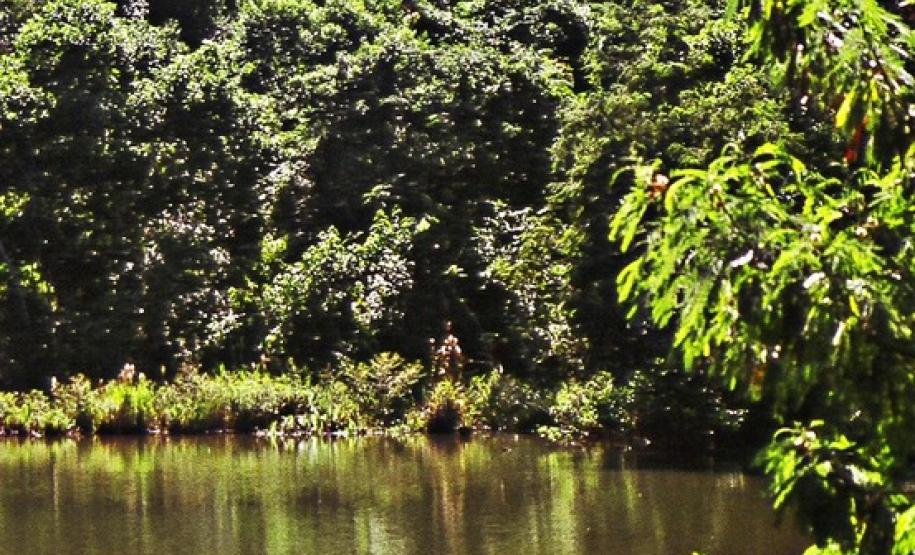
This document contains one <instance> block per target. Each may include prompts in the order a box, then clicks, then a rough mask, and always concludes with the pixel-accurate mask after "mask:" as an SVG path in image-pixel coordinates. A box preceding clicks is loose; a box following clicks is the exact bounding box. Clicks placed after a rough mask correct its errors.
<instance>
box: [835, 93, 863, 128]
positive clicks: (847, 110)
mask: <svg viewBox="0 0 915 555" xmlns="http://www.w3.org/2000/svg"><path fill="white" fill-rule="evenodd" d="M857 98H858V93H857V89H852V90H850V91H848V92H847V93H845V98H843V99H842V104H841V105H840V106H839V110H838V111H837V112H836V127H838V128H840V129H844V128H845V127H846V126H847V125H848V116H849V115H850V114H851V110H852V107H853V106H854V105H855V100H856V99H857Z"/></svg>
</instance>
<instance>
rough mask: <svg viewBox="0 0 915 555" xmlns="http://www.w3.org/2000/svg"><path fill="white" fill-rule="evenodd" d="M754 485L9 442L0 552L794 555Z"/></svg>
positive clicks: (396, 444) (520, 444) (538, 465)
mask: <svg viewBox="0 0 915 555" xmlns="http://www.w3.org/2000/svg"><path fill="white" fill-rule="evenodd" d="M761 492H762V486H761V483H760V482H759V481H758V480H757V479H754V478H749V477H746V476H744V475H742V474H740V473H737V472H720V471H707V470H705V471H702V470H699V471H683V470H670V469H664V468H656V467H653V468H651V469H639V468H638V467H637V466H632V465H631V461H630V460H629V459H627V458H626V457H622V456H621V455H618V454H616V453H615V452H613V451H609V450H602V449H594V450H591V451H588V452H577V451H561V450H553V449H550V448H548V447H547V446H545V445H544V444H542V443H540V442H538V441H535V440H531V439H528V438H512V437H500V438H495V439H485V440H473V441H470V442H460V441H457V440H452V439H448V440H429V439H426V438H408V439H405V440H393V439H380V438H379V439H360V440H352V441H336V442H321V441H313V440H309V441H305V442H299V443H280V444H270V443H267V442H263V441H261V442H259V441H257V440H254V439H250V438H237V437H207V438H149V439H135V438H134V439H117V440H112V439H105V440H102V439H97V440H93V441H81V442H76V441H60V442H52V443H44V442H24V443H18V442H15V441H6V442H3V443H0V546H2V547H0V552H8V553H16V554H17V555H23V554H29V553H100V554H110V553H150V554H152V553H155V554H162V553H170V554H180V553H189V554H190V553H193V554H197V553H220V554H222V553H271V554H273V553H277V554H279V553H296V554H300V553H317V554H322V555H323V554H336V553H360V554H362V553H377V554H395V553H396V554H401V553H481V554H483V553H487V554H488V553H499V554H502V553H525V554H540V553H543V554H556V553H620V554H627V553H631V554H645V555H649V554H664V555H668V554H677V553H685V554H689V553H692V552H693V551H702V552H704V553H709V554H715V553H720V554H732V553H744V554H753V553H766V554H770V553H779V554H789V555H790V554H792V553H801V552H802V551H803V546H804V543H805V542H804V538H803V537H800V536H799V534H798V533H797V532H796V531H795V530H794V529H792V528H791V527H789V526H782V527H779V528H775V527H774V524H773V522H774V521H773V518H772V516H771V513H770V511H769V509H768V507H767V505H766V502H765V500H764V499H763V498H762V494H761Z"/></svg>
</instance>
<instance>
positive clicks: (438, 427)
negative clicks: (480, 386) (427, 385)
mask: <svg viewBox="0 0 915 555" xmlns="http://www.w3.org/2000/svg"><path fill="white" fill-rule="evenodd" d="M466 405H467V398H466V393H465V388H464V386H463V385H462V384H461V383H460V382H457V381H455V380H454V379H452V378H450V377H448V378H445V379H444V380H441V381H440V382H438V383H436V384H435V385H434V386H433V388H432V390H431V391H430V392H429V393H428V394H427V395H426V397H425V404H424V405H423V407H422V408H421V409H419V410H417V411H415V412H414V413H412V414H410V415H409V416H408V418H407V422H408V425H409V426H410V427H411V428H412V429H414V430H422V431H426V432H430V433H450V432H454V431H455V430H457V429H458V428H459V427H462V426H466V425H467V424H466V420H465V408H466Z"/></svg>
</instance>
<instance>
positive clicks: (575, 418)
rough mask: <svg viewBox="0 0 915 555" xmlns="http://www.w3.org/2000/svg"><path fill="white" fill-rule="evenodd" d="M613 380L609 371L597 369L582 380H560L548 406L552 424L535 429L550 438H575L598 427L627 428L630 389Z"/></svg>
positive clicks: (631, 397)
mask: <svg viewBox="0 0 915 555" xmlns="http://www.w3.org/2000/svg"><path fill="white" fill-rule="evenodd" d="M613 381H614V380H613V376H612V375H611V374H610V373H608V372H599V373H597V374H596V375H595V376H594V377H592V378H591V379H590V380H588V381H586V382H584V383H580V382H577V381H571V382H568V383H565V384H563V385H562V386H561V387H560V388H559V391H557V392H556V396H555V399H554V401H553V405H552V406H551V407H550V409H549V412H550V417H551V418H552V419H553V425H550V426H541V427H540V428H538V433H539V434H540V435H542V436H544V437H547V438H549V439H552V440H576V439H583V438H586V437H589V436H593V435H595V434H597V433H599V432H602V431H618V432H622V431H628V430H629V429H630V428H631V425H632V419H631V414H632V412H631V410H632V405H633V391H632V388H630V387H617V386H615V385H614V383H613Z"/></svg>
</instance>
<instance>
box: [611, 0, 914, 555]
mask: <svg viewBox="0 0 915 555" xmlns="http://www.w3.org/2000/svg"><path fill="white" fill-rule="evenodd" d="M732 4H733V6H734V8H740V9H738V11H739V12H740V13H741V14H742V16H744V17H747V18H749V20H750V21H751V23H752V25H753V27H752V29H751V30H750V33H749V41H750V43H751V46H752V48H753V51H754V54H755V55H756V56H758V57H759V58H762V59H763V60H767V61H773V60H774V61H777V62H779V63H780V64H781V65H778V64H776V65H775V73H777V74H779V75H780V76H782V77H786V78H788V79H789V80H791V82H792V83H793V84H794V85H795V86H796V87H797V90H796V94H797V98H796V100H797V103H798V105H799V106H801V107H802V108H801V111H806V112H810V113H814V112H821V113H827V114H832V115H833V116H834V119H835V123H836V127H837V129H838V130H839V131H840V132H841V133H842V134H844V135H845V136H846V138H847V140H848V147H847V148H846V150H845V152H844V160H840V158H839V156H840V154H841V152H840V151H839V150H838V149H835V148H832V149H831V150H830V151H828V152H827V154H828V155H827V156H826V157H825V159H824V157H815V156H810V155H809V154H804V153H803V151H801V156H803V158H804V161H802V160H801V158H799V157H796V156H792V154H790V152H791V151H792V150H793V149H792V148H791V147H790V146H788V145H786V144H785V143H779V144H766V145H763V146H762V147H760V148H758V149H756V150H755V152H752V153H749V154H746V153H743V152H741V149H740V148H739V147H738V148H731V149H726V150H725V151H724V152H723V154H722V156H720V157H719V158H717V159H715V160H713V161H711V162H710V163H709V164H708V166H707V167H706V168H702V169H695V170H693V169H690V170H677V171H673V172H670V174H671V177H672V178H673V180H672V182H669V183H668V180H667V177H666V176H664V175H663V174H662V173H661V167H660V166H659V165H656V166H653V167H642V168H639V169H637V170H636V171H635V172H634V173H633V174H631V179H632V182H633V187H632V189H631V191H630V192H629V194H628V195H627V197H626V199H625V201H624V203H623V206H622V207H621V209H620V210H619V211H618V212H617V213H616V214H615V216H614V218H613V222H612V226H611V229H610V234H611V236H612V237H613V238H614V239H616V240H619V241H620V242H621V247H622V248H623V250H627V249H633V250H635V251H636V253H637V254H636V256H635V260H634V262H632V263H631V264H630V265H629V266H628V267H627V268H626V269H624V270H623V271H622V272H620V274H619V275H618V278H617V282H618V285H619V291H620V295H621V296H622V297H624V298H629V299H630V300H636V302H635V303H634V305H633V314H636V313H638V312H639V310H640V308H639V307H640V306H642V307H645V308H646V309H647V311H648V315H649V317H650V319H651V320H652V322H654V324H655V325H658V326H662V327H665V328H667V329H669V330H671V332H672V334H673V346H674V349H675V352H676V354H677V355H678V356H679V357H681V360H682V362H683V363H684V365H685V366H686V367H687V368H689V369H692V370H693V371H704V372H708V373H709V374H711V375H714V376H717V377H719V378H721V379H722V381H723V383H725V384H726V385H727V386H728V387H729V388H731V389H735V390H737V391H738V392H740V393H741V394H743V395H746V396H748V397H751V398H756V399H764V400H766V401H767V402H770V403H771V404H772V407H773V408H774V410H775V415H776V416H777V417H781V418H791V417H793V416H795V415H800V416H802V417H804V418H805V419H816V422H818V423H817V424H816V425H815V426H813V428H815V429H807V430H802V429H795V430H793V431H785V432H781V433H780V434H779V435H777V436H776V437H775V439H774V440H773V444H772V446H771V447H770V449H769V451H768V452H767V458H766V461H767V470H768V472H769V473H770V475H771V476H772V478H773V489H774V492H775V494H776V504H777V505H779V506H780V505H782V504H783V503H784V502H785V501H786V500H787V499H789V498H791V499H794V500H796V501H799V502H800V505H801V509H802V514H803V515H804V516H806V517H807V518H808V519H809V522H810V524H811V527H812V530H813V531H814V534H815V536H816V538H817V541H818V545H819V547H818V548H814V549H811V552H829V553H836V552H854V553H889V552H896V550H899V549H904V548H900V547H899V545H904V544H905V542H906V541H908V540H907V538H908V534H909V532H907V530H908V527H909V525H908V524H907V523H906V522H905V519H903V518H902V517H901V515H904V514H909V513H908V511H909V507H910V505H911V503H910V501H908V499H906V498H905V497H904V496H900V495H898V493H899V492H900V491H902V489H903V488H902V485H903V484H904V483H905V482H906V480H909V479H910V477H911V468H910V461H911V457H912V454H913V451H912V444H911V441H910V438H911V435H912V432H913V430H912V428H911V422H912V421H913V420H912V414H911V406H910V403H907V402H906V401H905V399H909V398H911V396H912V395H913V393H915V391H913V390H912V383H913V380H912V374H913V358H912V354H913V353H912V351H911V350H910V349H909V348H908V344H909V343H910V341H911V337H912V333H913V329H912V327H911V326H912V323H911V318H910V317H909V314H910V312H911V307H912V306H913V300H915V298H913V296H912V293H913V291H912V289H911V287H910V280H908V279H907V278H906V276H908V275H910V274H911V271H912V268H911V254H910V253H909V252H908V251H909V247H910V245H909V243H910V240H909V238H910V236H911V233H912V229H913V228H912V224H911V217H910V212H911V209H910V203H909V201H908V200H907V196H908V194H909V193H907V191H910V189H911V175H912V167H913V162H912V159H913V155H912V153H913V150H912V147H911V142H912V141H911V125H910V123H909V118H910V117H911V114H909V111H910V110H909V108H910V105H911V102H912V91H911V82H912V78H911V76H910V75H909V68H908V65H909V64H910V58H909V53H908V51H909V50H910V45H911V36H912V34H911V30H910V27H909V24H908V22H909V21H910V20H911V15H912V14H911V12H910V11H909V9H908V8H907V7H906V6H904V5H896V4H879V3H876V2H854V1H850V2H769V1H761V2H732ZM862 151H863V152H864V153H866V156H862V155H861V152H862ZM640 303H641V304H640ZM897 521H898V522H900V523H901V528H899V529H897V528H896V524H895V523H896V522H897ZM897 541H898V542H899V545H896V546H895V547H894V543H895V542H897ZM901 552H904V551H901Z"/></svg>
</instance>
